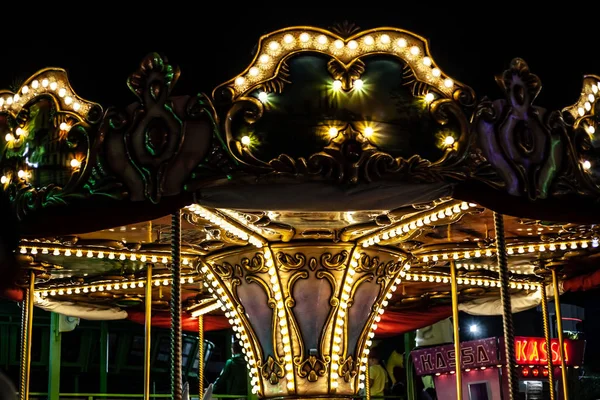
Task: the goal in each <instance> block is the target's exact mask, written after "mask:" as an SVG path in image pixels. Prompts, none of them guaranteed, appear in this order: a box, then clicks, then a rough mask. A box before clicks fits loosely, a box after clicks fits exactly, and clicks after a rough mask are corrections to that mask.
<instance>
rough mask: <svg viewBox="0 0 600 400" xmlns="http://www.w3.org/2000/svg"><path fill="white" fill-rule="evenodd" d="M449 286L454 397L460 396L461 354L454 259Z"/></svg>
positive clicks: (451, 262) (459, 397) (458, 397)
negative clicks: (452, 334) (453, 361)
mask: <svg viewBox="0 0 600 400" xmlns="http://www.w3.org/2000/svg"><path fill="white" fill-rule="evenodd" d="M450 288H451V292H452V327H453V328H454V357H455V358H454V360H455V364H456V365H455V366H454V368H455V374H454V375H455V379H456V398H457V399H461V400H462V398H463V396H462V368H461V367H462V354H461V352H460V332H459V329H458V328H459V325H458V285H457V283H456V264H454V260H452V261H450Z"/></svg>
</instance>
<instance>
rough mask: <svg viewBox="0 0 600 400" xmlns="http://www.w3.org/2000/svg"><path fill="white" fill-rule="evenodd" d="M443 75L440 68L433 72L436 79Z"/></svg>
mask: <svg viewBox="0 0 600 400" xmlns="http://www.w3.org/2000/svg"><path fill="white" fill-rule="evenodd" d="M441 74H442V71H440V70H439V68H434V69H432V70H431V75H433V76H435V77H436V78H437V77H438V76H440V75H441Z"/></svg>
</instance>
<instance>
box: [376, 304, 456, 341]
mask: <svg viewBox="0 0 600 400" xmlns="http://www.w3.org/2000/svg"><path fill="white" fill-rule="evenodd" d="M451 315H452V307H450V306H436V307H429V308H426V309H421V310H406V311H386V312H385V314H383V315H382V316H381V321H379V323H378V324H377V330H376V331H375V337H377V338H385V337H390V336H396V335H400V334H402V333H406V332H411V331H414V330H415V329H420V328H424V327H426V326H429V325H432V324H435V323H436V322H438V321H441V320H443V319H444V318H448V317H450V316H451Z"/></svg>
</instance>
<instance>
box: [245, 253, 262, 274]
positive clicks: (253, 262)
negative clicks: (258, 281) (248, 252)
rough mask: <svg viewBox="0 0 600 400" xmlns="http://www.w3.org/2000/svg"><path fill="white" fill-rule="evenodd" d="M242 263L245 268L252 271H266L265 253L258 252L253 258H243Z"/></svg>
mask: <svg viewBox="0 0 600 400" xmlns="http://www.w3.org/2000/svg"><path fill="white" fill-rule="evenodd" d="M240 264H241V266H242V268H243V269H245V270H246V271H247V272H250V273H253V274H255V273H259V272H266V271H267V269H268V268H267V266H266V265H265V257H264V255H263V253H256V254H255V255H254V256H253V257H252V258H251V259H250V258H248V257H244V258H242V260H241V261H240Z"/></svg>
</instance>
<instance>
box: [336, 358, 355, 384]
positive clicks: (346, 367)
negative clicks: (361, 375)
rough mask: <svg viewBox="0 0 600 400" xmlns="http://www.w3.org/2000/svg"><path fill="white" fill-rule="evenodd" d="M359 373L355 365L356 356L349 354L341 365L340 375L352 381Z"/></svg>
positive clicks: (345, 379) (347, 380)
mask: <svg viewBox="0 0 600 400" xmlns="http://www.w3.org/2000/svg"><path fill="white" fill-rule="evenodd" d="M356 373H357V366H356V365H355V362H354V358H353V357H352V356H348V357H347V358H346V359H345V360H344V361H343V362H342V364H341V365H340V375H341V376H342V377H343V378H344V381H346V382H350V381H351V380H353V379H354V377H355V376H356Z"/></svg>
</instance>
